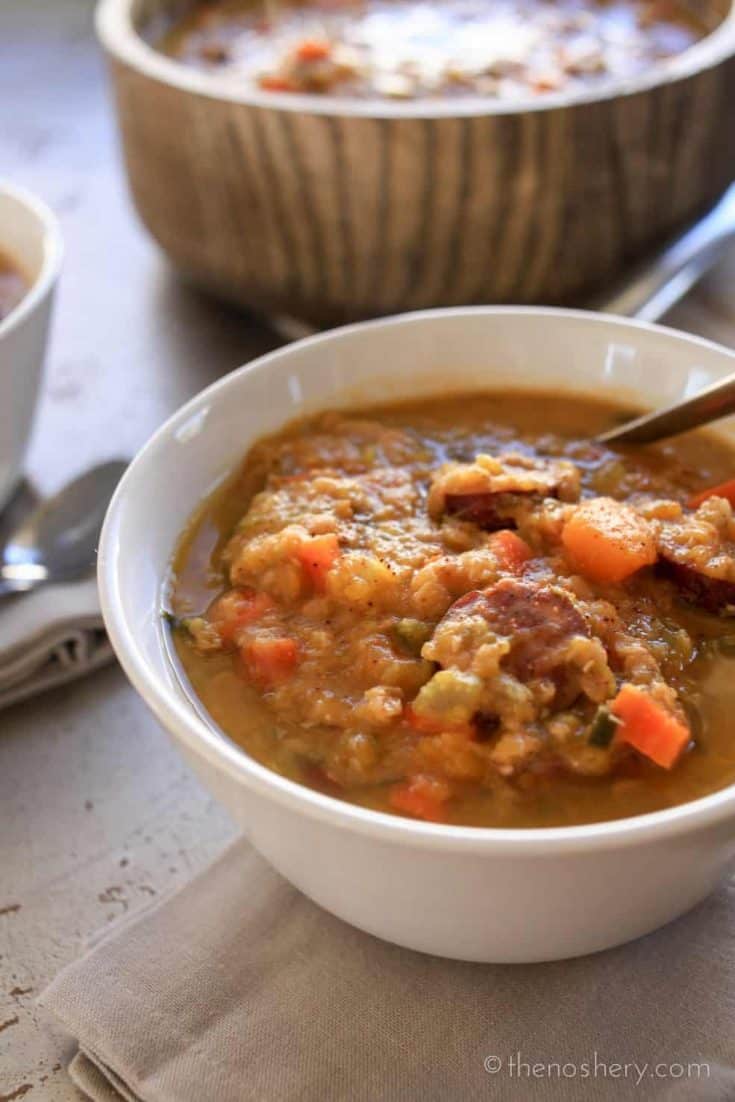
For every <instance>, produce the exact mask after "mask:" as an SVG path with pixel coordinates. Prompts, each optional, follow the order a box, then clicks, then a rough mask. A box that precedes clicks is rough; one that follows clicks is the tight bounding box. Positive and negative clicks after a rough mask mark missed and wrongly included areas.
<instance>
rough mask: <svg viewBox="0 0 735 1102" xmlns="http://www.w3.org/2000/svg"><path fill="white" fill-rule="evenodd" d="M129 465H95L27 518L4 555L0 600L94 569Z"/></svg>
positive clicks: (1, 557)
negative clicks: (113, 501)
mask: <svg viewBox="0 0 735 1102" xmlns="http://www.w3.org/2000/svg"><path fill="white" fill-rule="evenodd" d="M126 466H127V463H125V462H123V461H122V460H110V461H109V462H107V463H101V464H100V465H99V466H97V467H92V468H91V469H90V470H88V471H86V472H85V473H84V474H82V475H80V476H79V477H78V478H75V479H74V481H73V482H70V483H68V484H67V485H66V486H64V488H63V489H62V490H60V491H59V493H58V494H56V495H55V496H54V497H51V498H48V500H46V501H44V502H42V503H41V504H40V505H39V506H38V507H37V508H35V509H34V510H33V511H32V512H30V513H29V514H27V515H26V516H25V517H24V518H23V520H21V522H20V523H19V524H18V526H17V527H16V528H15V530H14V531H13V532H12V533H11V535H10V536H9V538H8V539H7V541H6V543H5V545H4V547H3V548H2V551H0V597H3V596H7V595H8V594H11V593H27V592H28V591H29V590H31V589H35V588H36V587H37V586H39V585H48V584H50V583H52V582H68V581H74V580H75V579H79V578H83V577H84V576H85V575H87V574H91V573H92V571H93V570H94V564H95V558H96V554H97V544H98V542H99V535H100V531H101V529H102V521H103V520H104V517H105V513H106V511H107V506H108V505H109V503H110V498H111V497H112V495H113V493H114V491H115V487H116V486H117V484H118V482H119V481H120V478H121V476H122V473H123V471H124V470H125V468H126Z"/></svg>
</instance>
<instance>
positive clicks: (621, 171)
mask: <svg viewBox="0 0 735 1102" xmlns="http://www.w3.org/2000/svg"><path fill="white" fill-rule="evenodd" d="M159 3H160V0H159ZM721 3H722V0H720V4H721ZM733 50H735V46H734V47H733ZM111 68H112V76H113V84H114V88H115V96H116V102H117V106H118V115H119V122H120V130H121V133H122V142H123V149H124V154H125V163H126V166H127V172H128V177H129V181H130V187H131V190H132V194H133V197H134V200H135V204H136V206H137V209H138V212H139V214H140V217H141V219H142V220H143V222H144V224H145V225H146V226H147V228H148V229H149V231H150V232H151V234H152V235H153V236H154V237H155V239H156V240H157V241H158V243H159V244H160V245H161V247H162V248H163V249H164V250H165V251H166V252H167V253H168V255H169V256H170V257H171V259H172V260H173V262H174V264H175V265H176V266H177V267H179V268H180V269H182V270H183V271H185V272H186V273H187V274H188V275H189V276H190V277H192V278H193V279H194V280H196V281H197V282H198V283H200V284H202V285H204V286H206V287H208V288H210V289H212V290H214V291H215V292H217V293H219V294H221V295H222V296H224V297H226V298H228V299H231V300H233V301H235V302H238V303H240V304H242V305H245V306H249V307H254V308H256V309H259V310H265V311H269V312H276V313H287V314H292V315H294V316H296V317H299V318H302V319H304V320H307V321H310V322H312V323H316V324H319V325H325V324H334V323H339V322H343V321H348V320H352V319H357V318H364V317H370V316H374V315H377V314H384V313H395V312H399V311H402V310H407V309H418V308H422V307H430V306H438V305H453V304H464V303H484V302H520V303H533V302H544V303H567V302H570V301H573V300H574V299H576V298H578V297H579V296H580V294H581V293H583V292H587V291H589V290H591V289H594V288H598V287H600V286H602V285H604V284H605V283H606V282H608V281H610V280H611V279H613V278H614V277H615V276H616V275H617V274H618V273H619V272H620V270H621V269H622V267H623V266H624V265H625V264H626V263H627V262H629V261H630V260H632V259H634V258H636V257H639V256H640V255H641V254H642V253H645V252H646V251H647V250H649V249H650V248H651V247H652V246H653V245H654V244H655V243H656V242H658V241H659V240H661V239H662V238H664V237H665V236H666V235H668V234H669V233H671V232H672V231H673V230H675V229H676V228H678V227H679V226H680V225H681V224H682V223H684V222H686V220H687V219H689V218H691V217H692V216H694V215H695V214H696V213H697V212H699V211H700V210H701V209H703V208H704V207H706V206H707V204H709V203H711V202H712V201H713V200H714V199H715V198H716V197H717V196H718V195H719V194H720V193H721V192H722V191H723V190H724V188H725V187H726V186H727V185H728V184H729V182H730V181H731V180H732V179H733V177H735V125H734V124H733V121H732V115H731V105H732V103H733V100H735V58H734V57H733V51H731V52H730V54H729V56H726V57H725V58H724V59H722V60H720V61H719V63H718V64H716V65H713V66H710V67H704V68H703V69H701V70H700V71H695V72H693V73H691V74H689V75H686V76H684V77H682V78H680V79H676V80H667V81H666V82H664V83H661V84H657V85H654V86H652V87H649V88H648V89H646V90H644V91H639V92H636V93H634V94H628V95H625V96H618V97H614V98H608V99H601V100H597V101H594V102H577V103H574V102H571V103H569V104H566V105H563V106H559V107H552V108H549V109H546V110H541V111H538V110H537V111H526V112H520V111H519V112H517V113H511V114H492V113H488V114H487V115H482V114H480V115H475V116H465V117H452V116H443V117H432V118H423V117H408V116H406V117H401V116H398V117H384V118H371V117H360V116H355V115H343V116H339V115H329V114H324V113H308V112H304V113H301V112H299V111H296V110H278V109H271V108H269V107H266V106H262V105H255V104H252V103H248V102H243V101H238V100H233V99H226V98H218V97H217V96H215V95H209V94H201V93H199V92H196V91H192V90H191V89H185V88H181V87H177V86H176V85H175V84H174V83H169V82H167V81H165V80H162V79H160V78H159V77H158V76H157V75H156V76H152V75H151V74H150V73H149V72H146V71H144V67H139V66H136V65H132V64H130V63H128V61H126V60H123V59H121V58H120V57H119V56H118V57H113V58H112V60H111Z"/></svg>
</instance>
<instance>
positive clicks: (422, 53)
mask: <svg viewBox="0 0 735 1102" xmlns="http://www.w3.org/2000/svg"><path fill="white" fill-rule="evenodd" d="M697 11H701V9H698V8H697V7H696V6H695V5H689V4H686V3H684V2H683V0H435V2H433V3H430V4H427V3H425V2H424V0H309V2H307V3H298V2H296V3H295V2H284V3H279V2H278V0H265V2H263V3H255V2H247V0H210V2H208V3H199V4H197V5H195V6H194V7H193V8H192V9H191V11H190V12H189V13H188V14H187V15H186V16H185V17H184V18H183V19H182V20H181V21H180V22H179V23H178V24H177V25H176V26H175V27H174V28H173V29H172V30H171V31H170V32H169V33H167V34H166V35H165V36H164V38H163V40H162V41H161V42H160V43H159V47H160V49H161V50H162V51H163V52H165V53H167V54H169V55H170V56H172V57H176V58H178V59H179V60H181V61H183V62H184V63H185V64H187V65H191V66H194V67H195V68H198V69H200V70H203V71H205V72H217V73H219V74H221V75H225V76H227V77H228V78H232V79H233V80H235V81H240V82H241V83H243V82H244V83H245V84H248V83H250V84H252V85H254V86H259V87H261V88H263V89H266V90H271V91H277V92H306V93H315V94H324V93H329V94H330V95H337V96H343V97H352V98H354V97H358V98H365V97H372V98H375V97H378V98H385V97H387V98H391V99H424V98H432V97H437V96H441V97H446V96H457V95H459V96H467V95H470V96H484V97H491V98H494V99H503V100H514V99H515V100H521V99H528V97H529V96H538V95H544V94H547V93H549V92H562V91H563V92H574V91H579V90H585V89H589V88H590V87H595V86H599V85H600V84H601V83H604V82H605V81H610V80H621V79H627V78H630V77H634V76H636V75H638V74H640V73H643V72H645V71H646V70H647V69H649V68H650V67H651V66H653V65H657V64H660V63H662V62H664V61H665V60H666V59H667V58H670V57H673V56H675V55H677V54H680V53H681V52H682V51H684V50H686V49H688V48H689V47H690V46H691V45H693V43H695V42H697V41H698V40H699V39H701V38H702V37H703V36H704V35H706V34H707V33H708V32H709V31H710V30H712V22H713V21H712V20H711V19H708V18H707V17H706V15H704V14H695V13H696V12H697Z"/></svg>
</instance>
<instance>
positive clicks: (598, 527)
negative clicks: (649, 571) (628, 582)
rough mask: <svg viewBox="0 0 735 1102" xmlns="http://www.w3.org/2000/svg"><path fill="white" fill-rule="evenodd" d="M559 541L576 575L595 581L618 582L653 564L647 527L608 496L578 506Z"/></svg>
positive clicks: (653, 546)
mask: <svg viewBox="0 0 735 1102" xmlns="http://www.w3.org/2000/svg"><path fill="white" fill-rule="evenodd" d="M561 540H562V543H563V544H564V547H565V548H566V550H567V551H568V552H569V556H570V558H571V559H572V561H573V563H574V565H575V566H576V568H577V569H578V570H579V571H580V573H582V574H584V575H585V577H587V578H591V579H592V581H596V582H621V581H623V579H624V578H627V577H629V576H630V575H631V574H634V573H635V572H636V570H640V569H641V567H643V566H650V565H651V564H652V563H654V562H655V561H656V541H655V539H654V535H653V530H652V528H651V525H650V524H649V523H648V521H647V520H645V519H644V518H643V517H642V516H640V515H639V514H638V513H636V511H635V509H631V507H630V506H629V505H624V504H623V502H621V501H615V500H614V499H613V498H611V497H593V498H591V499H590V500H589V501H583V502H582V503H581V505H578V506H577V508H576V509H575V511H574V512H573V513H572V516H571V518H570V519H569V520H568V521H567V523H566V524H565V525H564V528H563V530H562V535H561Z"/></svg>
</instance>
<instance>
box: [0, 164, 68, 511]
mask: <svg viewBox="0 0 735 1102" xmlns="http://www.w3.org/2000/svg"><path fill="white" fill-rule="evenodd" d="M0 251H1V252H3V253H5V254H6V255H7V256H8V257H9V258H10V259H11V260H12V261H14V262H15V263H16V264H17V266H18V267H19V268H20V270H21V272H22V273H23V274H24V275H25V277H26V278H27V279H28V280H29V282H30V284H31V286H30V288H29V290H28V291H27V293H26V294H25V296H24V297H23V299H21V301H20V302H19V303H18V305H17V306H16V308H15V309H14V310H12V311H11V312H10V313H9V314H8V315H7V317H6V318H5V319H4V320H2V321H0V509H2V507H3V505H5V503H6V501H7V500H8V498H9V497H10V495H11V494H12V492H13V490H14V489H15V487H16V485H17V483H18V480H19V479H20V476H21V473H22V469H23V460H24V458H25V453H26V447H27V445H28V440H29V437H30V434H31V427H32V425H33V415H34V413H35V410H36V399H37V398H38V393H39V390H40V387H41V371H42V367H43V359H44V353H45V351H46V338H47V335H48V323H49V316H50V313H51V303H52V299H53V294H54V288H55V286H56V281H57V279H58V276H59V269H60V266H61V254H62V247H61V232H60V230H59V226H58V222H57V221H56V218H55V217H54V215H53V214H52V213H51V211H50V210H49V209H48V207H47V206H45V205H44V204H43V203H41V202H40V201H39V200H38V199H36V198H35V197H34V196H33V195H30V194H29V193H28V192H26V191H21V190H20V189H19V188H16V187H11V186H10V185H9V184H6V183H5V182H3V181H2V180H0Z"/></svg>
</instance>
